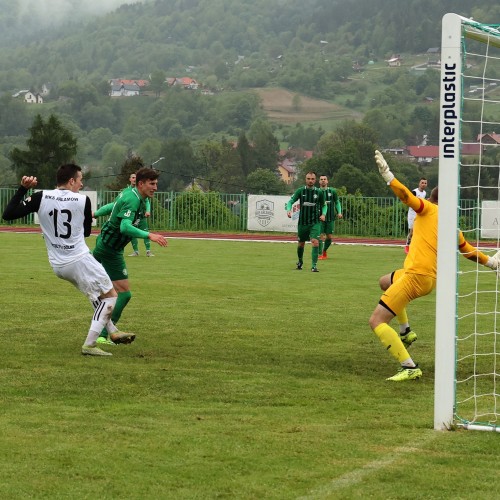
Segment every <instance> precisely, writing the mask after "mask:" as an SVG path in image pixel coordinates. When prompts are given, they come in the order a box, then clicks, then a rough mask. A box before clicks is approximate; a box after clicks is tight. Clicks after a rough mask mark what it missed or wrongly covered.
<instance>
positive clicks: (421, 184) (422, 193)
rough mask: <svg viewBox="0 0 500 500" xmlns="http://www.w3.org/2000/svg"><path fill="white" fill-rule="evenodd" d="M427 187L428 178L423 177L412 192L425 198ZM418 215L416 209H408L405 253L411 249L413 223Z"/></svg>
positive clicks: (418, 196)
mask: <svg viewBox="0 0 500 500" xmlns="http://www.w3.org/2000/svg"><path fill="white" fill-rule="evenodd" d="M426 187H427V179H426V178H425V177H422V178H421V179H420V180H419V181H418V188H417V189H414V190H413V191H412V193H413V194H414V195H415V196H416V197H417V198H423V199H425V198H426V197H427V193H426V192H425V188H426ZM416 216H417V214H416V212H415V210H413V208H409V209H408V236H407V237H406V246H405V253H408V252H409V250H410V243H411V237H412V236H413V223H414V222H415V217H416Z"/></svg>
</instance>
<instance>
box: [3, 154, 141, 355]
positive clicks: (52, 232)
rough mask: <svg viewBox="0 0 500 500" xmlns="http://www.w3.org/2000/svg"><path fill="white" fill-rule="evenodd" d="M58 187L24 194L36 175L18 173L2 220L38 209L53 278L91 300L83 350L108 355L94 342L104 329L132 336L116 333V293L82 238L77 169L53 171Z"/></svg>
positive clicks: (86, 226)
mask: <svg viewBox="0 0 500 500" xmlns="http://www.w3.org/2000/svg"><path fill="white" fill-rule="evenodd" d="M56 178H57V188H56V189H50V190H41V191H37V192H35V193H34V194H33V195H32V196H30V197H28V198H26V199H24V198H25V195H26V194H27V192H28V190H30V189H33V188H34V187H36V185H37V183H38V182H37V178H36V177H32V176H23V178H22V180H21V186H20V187H19V189H18V190H17V192H16V194H15V195H14V196H13V197H12V199H11V200H10V202H9V203H8V205H7V207H6V208H5V210H4V213H3V218H4V219H5V220H14V219H19V218H21V217H25V216H26V215H28V214H30V213H34V212H37V213H38V219H39V221H40V227H41V229H42V233H43V236H44V240H45V244H46V246H47V253H48V257H49V262H50V265H51V267H52V269H53V271H54V273H55V274H56V276H57V277H59V278H61V279H64V280H66V281H69V282H70V283H72V284H73V285H74V286H75V287H76V288H78V290H80V291H81V292H82V293H83V294H84V295H86V296H87V297H88V298H89V300H90V301H91V302H92V306H93V307H94V314H93V317H92V321H91V325H90V328H89V331H88V334H87V338H86V339H85V342H84V344H83V346H82V354H87V355H91V356H111V353H109V352H106V351H103V350H102V349H100V348H99V347H97V346H96V340H97V337H98V336H99V333H100V332H101V330H102V329H103V328H107V329H108V331H109V333H110V336H111V338H112V339H113V341H114V342H115V343H123V344H128V343H130V342H132V341H133V340H134V339H135V335H133V334H130V333H125V332H120V331H119V330H118V328H116V326H115V325H114V324H113V322H112V321H111V313H112V311H113V308H114V307H115V304H116V297H117V293H116V291H115V289H114V288H113V283H112V282H111V279H110V278H109V276H108V275H107V273H106V271H105V270H104V268H103V267H102V265H101V264H100V263H99V262H97V260H96V259H95V258H94V257H93V256H92V254H91V252H90V250H89V247H88V246H87V244H86V243H85V237H86V236H89V235H90V232H91V229H92V208H91V204H90V199H89V197H88V196H85V195H83V194H80V193H79V191H80V189H81V188H82V187H83V182H82V180H83V175H82V169H81V167H79V166H78V165H75V164H73V163H69V164H66V165H62V166H61V167H59V169H58V170H57V176H56Z"/></svg>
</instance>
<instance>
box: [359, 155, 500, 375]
mask: <svg viewBox="0 0 500 500" xmlns="http://www.w3.org/2000/svg"><path fill="white" fill-rule="evenodd" d="M375 161H376V163H377V166H378V169H379V172H380V175H381V176H382V178H383V179H384V181H386V182H387V184H388V185H389V186H390V188H391V189H392V191H393V192H394V194H395V195H396V196H397V197H398V198H399V199H400V200H401V201H402V202H403V203H404V204H405V205H407V206H408V207H410V208H413V210H415V212H416V213H417V216H416V218H415V223H414V226H413V239H412V244H411V245H410V250H409V253H408V255H407V256H406V259H405V261H404V267H403V269H398V270H397V271H394V272H393V273H391V274H388V275H386V276H382V278H380V287H381V288H382V290H384V293H383V294H382V297H381V298H380V301H379V303H378V305H377V306H376V307H375V309H374V311H373V313H372V315H371V317H370V321H369V323H370V327H371V329H372V330H373V331H374V333H375V335H377V337H378V338H379V339H380V341H381V342H382V344H383V346H384V347H385V348H386V349H387V350H388V351H389V353H390V354H391V355H392V356H393V358H395V359H396V360H397V361H398V362H399V363H400V365H401V367H400V369H399V370H398V372H397V373H396V375H394V376H392V377H389V378H388V379H387V380H392V381H395V382H402V381H405V380H413V379H418V378H420V377H421V376H422V370H421V369H420V368H419V366H418V365H417V364H416V363H415V362H414V361H413V359H412V358H411V356H410V355H409V354H408V351H407V348H408V347H410V345H411V344H412V343H413V342H414V341H415V340H416V339H417V335H416V334H415V333H414V332H412V331H411V330H410V328H409V324H408V315H407V313H406V306H407V305H408V304H409V303H410V302H411V301H412V300H414V299H417V298H418V297H424V296H425V295H427V294H429V293H430V292H432V290H434V288H435V286H436V271H437V233H438V188H437V187H435V188H434V189H433V190H432V191H431V195H430V197H429V199H428V200H425V199H422V198H417V197H416V196H415V195H414V194H413V193H412V192H411V191H410V190H409V189H407V188H406V187H405V186H403V185H402V184H401V183H400V182H399V181H398V180H397V179H396V178H395V177H394V174H393V173H392V172H391V171H390V169H389V165H387V162H386V161H385V159H384V157H383V156H382V153H380V152H379V151H375ZM458 249H459V251H460V252H461V253H462V254H463V255H464V256H465V257H466V258H467V259H469V260H472V261H474V262H479V263H480V264H483V265H484V266H487V267H489V268H491V269H494V270H496V269H497V267H498V263H499V258H500V252H497V253H496V254H495V255H494V256H493V257H489V256H487V255H485V254H484V253H482V252H480V251H479V250H478V249H476V248H475V247H473V246H472V245H471V244H470V243H468V242H467V241H466V240H465V238H464V236H463V234H462V232H461V231H459V233H458ZM395 316H396V317H397V319H398V322H399V324H400V334H399V335H398V334H397V333H396V331H395V330H393V329H392V328H391V327H390V326H389V323H390V321H391V320H392V319H393V318H394V317H395Z"/></svg>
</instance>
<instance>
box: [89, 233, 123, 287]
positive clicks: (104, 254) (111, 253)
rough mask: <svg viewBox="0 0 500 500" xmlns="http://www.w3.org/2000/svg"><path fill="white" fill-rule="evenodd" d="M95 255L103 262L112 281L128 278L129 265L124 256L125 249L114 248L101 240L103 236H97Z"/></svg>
mask: <svg viewBox="0 0 500 500" xmlns="http://www.w3.org/2000/svg"><path fill="white" fill-rule="evenodd" d="M92 254H93V255H94V257H95V258H96V259H97V260H98V261H99V262H100V263H101V264H102V266H103V267H104V269H106V272H107V273H108V276H109V277H110V278H111V281H120V280H126V279H128V271H127V265H126V264H125V258H124V257H123V250H113V249H111V248H109V247H107V246H106V245H104V244H103V243H102V241H101V237H100V236H98V237H97V241H96V244H95V248H94V251H93V252H92Z"/></svg>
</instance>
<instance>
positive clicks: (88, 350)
mask: <svg viewBox="0 0 500 500" xmlns="http://www.w3.org/2000/svg"><path fill="white" fill-rule="evenodd" d="M82 354H83V355H85V356H113V355H112V354H111V353H110V352H106V351H103V350H102V349H99V347H96V346H92V345H82Z"/></svg>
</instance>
